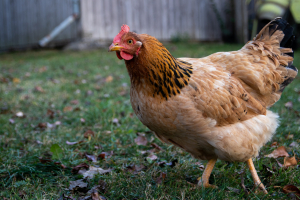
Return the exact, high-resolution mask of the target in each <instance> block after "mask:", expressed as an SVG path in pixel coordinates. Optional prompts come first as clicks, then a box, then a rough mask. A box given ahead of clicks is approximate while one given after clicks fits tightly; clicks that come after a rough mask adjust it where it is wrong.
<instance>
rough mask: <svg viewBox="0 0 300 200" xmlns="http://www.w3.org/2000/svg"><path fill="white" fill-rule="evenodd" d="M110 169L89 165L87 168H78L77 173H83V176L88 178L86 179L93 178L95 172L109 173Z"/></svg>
mask: <svg viewBox="0 0 300 200" xmlns="http://www.w3.org/2000/svg"><path fill="white" fill-rule="evenodd" d="M111 171H112V169H102V168H100V167H99V168H98V167H93V166H90V168H89V170H87V171H86V170H79V172H78V173H79V174H82V175H83V178H88V179H92V178H94V176H95V175H97V174H105V173H109V172H111Z"/></svg>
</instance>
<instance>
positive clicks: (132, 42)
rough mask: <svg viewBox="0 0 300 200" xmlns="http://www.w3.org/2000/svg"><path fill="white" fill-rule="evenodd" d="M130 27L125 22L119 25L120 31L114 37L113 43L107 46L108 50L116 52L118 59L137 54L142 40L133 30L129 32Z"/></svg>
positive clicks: (131, 57)
mask: <svg viewBox="0 0 300 200" xmlns="http://www.w3.org/2000/svg"><path fill="white" fill-rule="evenodd" d="M129 30H130V28H129V26H127V25H126V24H124V25H123V26H122V27H121V31H120V32H119V34H118V35H117V36H116V37H115V38H114V40H113V43H112V44H111V45H110V46H109V51H116V54H117V56H118V58H119V59H120V60H122V59H125V60H131V59H133V57H134V56H137V55H138V53H139V51H140V48H141V46H142V42H141V41H140V39H139V38H138V35H137V34H136V33H133V32H129Z"/></svg>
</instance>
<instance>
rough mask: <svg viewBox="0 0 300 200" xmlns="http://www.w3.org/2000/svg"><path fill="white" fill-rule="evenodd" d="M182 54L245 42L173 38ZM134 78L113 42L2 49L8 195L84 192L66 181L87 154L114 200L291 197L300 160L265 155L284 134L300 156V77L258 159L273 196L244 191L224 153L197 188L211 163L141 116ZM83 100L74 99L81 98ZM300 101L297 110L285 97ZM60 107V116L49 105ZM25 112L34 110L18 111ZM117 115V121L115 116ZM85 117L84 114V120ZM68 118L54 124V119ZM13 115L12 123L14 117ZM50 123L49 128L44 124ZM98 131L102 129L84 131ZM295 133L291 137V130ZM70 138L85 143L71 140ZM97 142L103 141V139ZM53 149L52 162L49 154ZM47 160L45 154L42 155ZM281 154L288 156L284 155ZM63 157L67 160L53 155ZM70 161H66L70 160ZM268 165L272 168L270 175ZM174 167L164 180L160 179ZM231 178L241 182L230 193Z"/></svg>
mask: <svg viewBox="0 0 300 200" xmlns="http://www.w3.org/2000/svg"><path fill="white" fill-rule="evenodd" d="M167 47H168V49H169V50H170V51H171V53H172V54H173V55H174V56H175V57H203V56H206V55H209V54H211V53H214V52H218V51H230V50H236V49H239V48H240V47H241V46H239V45H229V44H184V43H176V44H168V45H167ZM299 57H300V52H296V53H295V58H296V59H295V62H294V63H295V65H296V66H297V67H299V66H300V59H299ZM129 87H130V83H129V77H128V75H127V71H126V68H125V64H124V61H120V60H118V59H117V57H116V55H115V54H114V53H108V52H107V50H97V51H89V52H62V51H37V52H24V53H10V54H2V55H0V125H1V129H0V155H1V157H0V197H2V198H4V197H5V198H9V199H21V198H25V199H58V198H60V197H62V195H63V194H64V195H67V196H70V195H72V196H73V197H78V196H85V195H86V194H85V193H84V192H74V191H70V190H68V188H69V184H70V181H74V180H78V179H81V178H82V175H78V174H75V175H74V174H72V173H71V169H72V168H73V167H74V166H76V165H78V164H81V163H84V162H85V163H87V164H89V165H92V166H98V167H102V168H104V169H107V168H112V169H113V171H112V172H110V173H108V174H103V175H97V176H96V177H95V178H93V179H90V180H85V182H86V183H88V189H90V188H92V187H93V186H95V185H97V183H98V180H103V181H105V182H106V183H107V186H106V190H105V191H102V193H101V195H102V196H104V197H106V198H107V199H242V198H244V199H253V198H254V199H278V198H280V199H286V198H288V197H287V196H286V194H284V193H283V192H282V187H283V186H285V185H287V184H293V185H296V186H298V187H299V186H300V181H299V180H300V173H299V168H298V169H297V168H294V169H291V168H290V169H287V170H284V169H281V168H280V167H279V166H278V164H277V161H276V160H275V159H273V158H267V157H264V155H266V154H269V153H270V152H272V151H273V150H274V147H271V146H270V144H271V143H272V142H274V141H277V142H278V143H279V145H284V146H285V147H287V150H288V152H289V154H290V155H293V154H296V156H297V157H298V158H299V157H300V151H299V149H297V148H295V147H289V145H290V144H291V143H292V142H293V141H295V142H298V143H300V134H299V124H300V118H299V115H298V114H297V112H298V111H300V104H299V102H298V98H299V93H298V91H299V90H300V80H299V79H298V78H297V79H295V81H294V82H293V83H292V84H291V85H290V86H289V87H288V88H286V90H285V91H284V93H283V95H282V98H281V100H280V101H279V102H277V103H276V104H275V105H274V106H273V107H272V108H271V110H274V111H276V112H278V113H279V115H280V116H281V125H280V127H279V128H278V129H277V132H276V135H275V136H274V137H273V139H272V141H271V142H269V143H268V144H267V145H266V146H265V147H263V148H262V150H261V152H260V156H259V159H257V160H256V161H255V162H254V164H255V166H256V169H257V170H258V173H259V176H260V177H261V179H262V180H263V183H264V184H265V185H266V186H267V187H268V191H269V194H270V195H269V196H266V195H263V194H260V193H253V192H251V193H250V194H249V195H246V194H245V193H244V192H243V190H242V188H241V186H240V183H241V179H240V176H241V175H239V172H240V171H241V170H242V169H243V168H245V164H244V163H228V162H224V161H218V162H217V163H216V167H215V168H214V170H213V173H212V176H211V180H210V182H211V183H213V184H216V185H218V187H219V188H218V189H216V190H213V189H206V190H203V189H201V188H196V189H195V188H194V186H193V185H192V184H189V182H192V183H194V182H196V179H197V178H198V177H199V176H201V174H202V172H203V170H201V169H200V168H199V166H198V165H197V164H196V162H201V164H204V165H205V164H206V161H198V160H196V159H194V158H192V157H191V156H190V155H189V154H188V153H186V152H183V151H181V150H180V149H178V148H176V147H174V146H170V145H167V144H163V143H162V142H160V141H159V140H158V139H156V138H155V136H154V135H153V134H152V133H151V132H149V130H148V129H147V128H146V127H145V126H144V125H143V124H142V123H141V122H140V121H139V120H138V119H137V117H136V116H134V115H133V110H132V108H131V105H130V100H129V98H130V96H129ZM74 100H76V101H74ZM288 101H292V102H293V109H292V110H288V109H287V108H286V107H285V106H284V104H285V103H286V102H288ZM48 109H49V110H51V111H54V115H53V116H52V117H51V114H50V113H49V111H48V114H47V110H48ZM17 112H22V113H23V114H25V115H26V117H23V118H20V117H16V116H15V115H16V113H17ZM116 119H117V120H118V121H117V123H116ZM83 120H85V122H82V121H83ZM57 121H58V122H60V125H58V126H57V127H54V128H49V124H50V125H53V124H54V123H55V122H57ZM12 122H13V123H12ZM41 123H49V124H48V128H45V124H41ZM87 130H92V131H93V132H94V136H93V137H90V138H85V137H84V133H85V132H86V131H87ZM138 132H139V133H146V137H147V139H148V141H150V140H152V142H155V143H156V144H158V145H159V146H160V147H162V148H163V150H164V151H159V152H158V153H156V155H157V157H158V160H156V161H152V160H150V159H146V156H145V155H143V154H141V151H143V150H149V149H152V147H151V146H150V145H149V144H148V145H147V146H143V145H137V144H136V143H135V141H134V139H135V138H136V137H137V135H136V134H137V133H138ZM287 135H293V137H286V136H287ZM66 141H70V142H76V141H77V142H78V141H83V142H82V143H80V144H75V145H68V144H66ZM54 144H57V145H59V147H60V148H61V149H62V153H60V154H57V157H56V158H53V156H54V155H52V157H51V154H52V152H51V151H50V149H51V147H52V145H54ZM95 147H96V148H95ZM109 151H113V152H114V154H113V156H112V157H110V158H107V159H105V160H103V159H100V160H98V161H97V162H96V163H92V162H91V161H88V160H87V159H86V158H85V156H84V153H88V154H93V155H98V154H100V153H101V152H109ZM39 158H43V159H45V158H48V159H50V162H47V163H45V162H41V160H40V159H39ZM43 159H42V161H43ZM175 159H177V160H178V163H177V164H176V165H175V167H171V166H164V167H163V166H160V165H158V162H161V161H166V162H170V161H174V160H175ZM279 161H280V162H281V163H282V162H283V160H282V159H279ZM55 162H59V163H60V164H55ZM61 164H63V165H65V166H66V168H65V169H64V168H62V167H61V166H60V165H61ZM134 164H135V165H145V166H146V169H144V170H142V171H140V172H138V173H131V172H130V171H129V170H127V168H126V167H128V166H130V165H134ZM264 166H267V167H269V168H270V169H272V170H273V171H275V173H274V174H271V175H269V174H268V171H267V170H265V167H264ZM245 169H246V170H245V171H246V173H245V175H244V179H245V186H246V187H247V188H252V186H253V181H252V178H251V175H250V173H249V170H248V169H247V168H245ZM162 172H164V173H166V174H167V176H166V178H165V179H164V181H163V183H162V184H158V183H157V178H158V177H159V176H160V175H161V173H162ZM228 187H231V188H236V189H239V190H240V192H238V193H236V192H232V191H231V190H230V189H228Z"/></svg>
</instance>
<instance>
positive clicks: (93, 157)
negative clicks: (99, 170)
mask: <svg viewBox="0 0 300 200" xmlns="http://www.w3.org/2000/svg"><path fill="white" fill-rule="evenodd" d="M84 156H85V157H86V159H87V160H88V161H92V162H97V157H96V156H95V155H89V154H87V153H85V154H84Z"/></svg>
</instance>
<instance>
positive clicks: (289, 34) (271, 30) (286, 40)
mask: <svg viewBox="0 0 300 200" xmlns="http://www.w3.org/2000/svg"><path fill="white" fill-rule="evenodd" d="M293 30H294V29H293V27H291V25H290V24H289V23H288V22H287V21H286V20H284V19H282V18H281V17H277V18H275V19H274V20H272V21H271V22H269V23H268V24H267V25H266V26H265V27H264V28H263V29H262V30H261V31H260V32H259V33H258V34H257V36H256V37H255V38H254V40H260V39H262V38H263V37H264V36H265V35H268V36H270V37H272V36H273V35H274V34H275V33H276V32H277V31H280V32H282V33H283V34H284V37H283V38H282V39H281V40H280V39H279V38H278V39H279V40H280V41H279V42H280V47H281V48H282V49H283V51H284V49H285V48H290V52H282V51H281V52H282V53H285V54H286V55H289V56H291V57H294V52H293V50H292V49H291V48H292V46H293V43H294V42H295V36H294V34H293ZM285 50H286V49H285Z"/></svg>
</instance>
